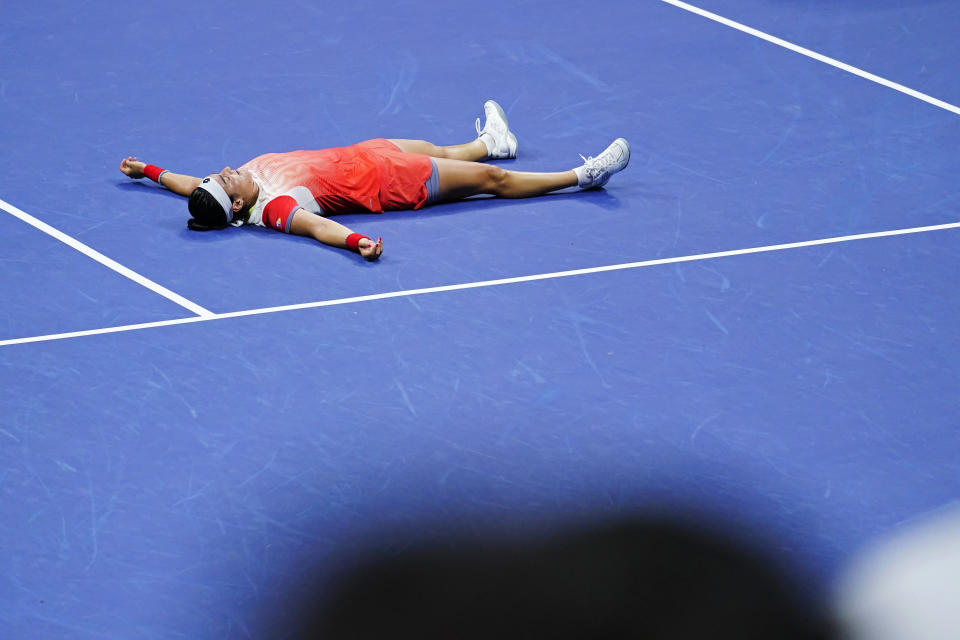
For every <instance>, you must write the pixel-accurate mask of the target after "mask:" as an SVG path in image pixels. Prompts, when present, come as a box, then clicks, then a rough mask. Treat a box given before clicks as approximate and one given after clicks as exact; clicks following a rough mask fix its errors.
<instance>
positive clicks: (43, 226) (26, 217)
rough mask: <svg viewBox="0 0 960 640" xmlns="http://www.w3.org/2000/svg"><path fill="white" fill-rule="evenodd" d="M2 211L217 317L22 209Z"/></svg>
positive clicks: (190, 307) (194, 309) (1, 206)
mask: <svg viewBox="0 0 960 640" xmlns="http://www.w3.org/2000/svg"><path fill="white" fill-rule="evenodd" d="M0 209H3V210H4V211H6V212H7V213H9V214H10V215H12V216H14V217H16V218H20V219H21V220H23V221H24V222H26V223H27V224H29V225H30V226H32V227H35V228H37V229H39V230H40V231H43V232H44V233H45V234H47V235H49V236H53V237H54V238H56V239H57V240H59V241H60V242H62V243H64V244H65V245H67V246H69V247H72V248H74V249H76V250H77V251H79V252H80V253H82V254H83V255H85V256H87V257H88V258H92V259H94V260H96V261H97V262H99V263H100V264H102V265H103V266H105V267H107V268H108V269H113V270H114V271H116V272H117V273H119V274H120V275H122V276H124V277H126V278H130V279H131V280H133V281H134V282H136V283H137V284H139V285H141V286H143V287H146V288H147V289H150V291H153V292H154V293H156V294H159V295H161V296H163V297H164V298H166V299H167V300H170V301H171V302H175V303H177V304H178V305H180V306H181V307H183V308H184V309H188V310H190V311H192V312H193V313H195V314H197V315H198V316H200V317H203V318H212V317H214V316H215V315H216V314H214V313H213V312H212V311H209V310H207V309H204V308H203V307H201V306H200V305H198V304H197V303H195V302H192V301H190V300H187V299H186V298H184V297H183V296H181V295H179V294H177V293H174V292H173V291H170V290H169V289H167V288H166V287H164V286H162V285H159V284H157V283H156V282H154V281H153V280H150V279H149V278H145V277H144V276H142V275H140V274H139V273H137V272H136V271H133V270H132V269H128V268H127V267H125V266H123V265H122V264H120V263H119V262H117V261H115V260H111V259H110V258H108V257H107V256H105V255H103V254H102V253H100V252H99V251H97V250H96V249H93V248H91V247H88V246H87V245H85V244H83V243H82V242H80V241H79V240H77V239H76V238H72V237H70V236H68V235H67V234H65V233H64V232H62V231H60V230H59V229H56V228H54V227H51V226H50V225H49V224H47V223H46V222H44V221H42V220H38V219H37V218H34V217H33V216H32V215H30V214H29V213H26V212H25V211H21V210H20V209H18V208H16V207H15V206H13V205H12V204H10V203H8V202H4V201H3V200H0Z"/></svg>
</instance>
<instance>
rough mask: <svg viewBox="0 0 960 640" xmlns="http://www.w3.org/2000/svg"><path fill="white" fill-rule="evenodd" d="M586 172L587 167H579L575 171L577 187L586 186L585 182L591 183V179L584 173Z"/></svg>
mask: <svg viewBox="0 0 960 640" xmlns="http://www.w3.org/2000/svg"><path fill="white" fill-rule="evenodd" d="M586 170H587V167H586V165H580V166H579V167H575V168H574V170H573V172H574V173H575V174H577V186H579V187H582V186H584V184H583V183H584V181H586V182H589V178H587V176H586V174H585V173H584V172H585V171H586Z"/></svg>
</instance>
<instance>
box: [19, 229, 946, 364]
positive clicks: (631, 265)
mask: <svg viewBox="0 0 960 640" xmlns="http://www.w3.org/2000/svg"><path fill="white" fill-rule="evenodd" d="M956 228H960V222H950V223H947V224H937V225H932V226H928V227H912V228H909V229H895V230H893V231H874V232H872V233H858V234H855V235H850V236H837V237H833V238H822V239H819V240H805V241H803V242H790V243H787V244H773V245H768V246H765V247H750V248H748V249H734V250H732V251H716V252H714V253H698V254H695V255H689V256H679V257H674V258H658V259H656V260H644V261H642V262H626V263H624V264H612V265H607V266H604V267H589V268H587V269H573V270H570V271H556V272H554V273H540V274H536V275H532V276H518V277H516V278H501V279H499V280H483V281H480V282H466V283H463V284H451V285H444V286H440V287H426V288H424V289H407V290H404V291H390V292H387V293H375V294H371V295H367V296H356V297H353V298H338V299H336V300H321V301H319V302H305V303H302V304H290V305H285V306H282V307H266V308H262V309H249V310H247V311H232V312H230V313H216V314H211V315H209V316H203V317H195V318H180V319H177V320H161V321H158V322H145V323H141V324H128V325H123V326H119V327H106V328H104V329H90V330H87V331H72V332H70V333H57V334H51V335H45V336H33V337H31V338H14V339H12V340H0V347H6V346H10V345H15V344H26V343H28V342H46V341H49V340H63V339H64V338H80V337H83V336H94V335H100V334H104V333H118V332H121V331H135V330H137V329H151V328H154V327H167V326H171V325H176V324H188V323H193V322H206V321H208V320H225V319H227V318H242V317H245V316H257V315H263V314H267V313H278V312H281V311H297V310H300V309H315V308H317V307H332V306H336V305H341V304H352V303H355V302H369V301H371V300H386V299H388V298H402V297H406V296H417V295H423V294H426V293H441V292H444V291H460V290H462V289H478V288H481V287H495V286H499V285H503V284H516V283H519V282H533V281H536V280H550V279H553V278H567V277H570V276H581V275H586V274H589V273H603V272H606V271H621V270H623V269H637V268H640V267H653V266H656V265H663V264H675V263H678V262H693V261H696V260H712V259H714V258H726V257H730V256H742V255H747V254H751V253H766V252H769V251H782V250H784V249H799V248H801V247H814V246H817V245H823V244H836V243H838V242H850V241H852V240H867V239H870V238H885V237H888V236H902V235H907V234H911V233H923V232H927V231H943V230H945V229H956Z"/></svg>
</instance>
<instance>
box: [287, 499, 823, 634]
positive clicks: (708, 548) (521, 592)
mask: <svg viewBox="0 0 960 640" xmlns="http://www.w3.org/2000/svg"><path fill="white" fill-rule="evenodd" d="M738 538H739V536H736V535H735V533H734V532H733V531H732V530H730V531H727V532H726V533H724V534H721V533H717V532H714V531H706V530H704V529H703V528H701V527H699V526H695V525H692V524H690V523H680V522H678V521H676V520H672V519H669V518H666V519H664V518H650V519H635V520H630V521H622V522H615V523H607V524H604V525H599V526H596V527H594V528H590V529H586V528H580V529H579V530H578V531H576V532H573V533H569V532H568V533H566V534H563V535H557V536H553V537H551V538H549V539H547V540H542V539H541V540H534V541H529V540H528V541H524V542H521V543H517V542H513V543H499V544H498V543H494V544H491V543H489V542H481V541H477V540H473V541H467V540H463V539H461V540H458V541H449V540H448V541H447V542H446V543H445V544H443V545H440V544H437V543H433V544H432V545H431V546H429V547H426V546H421V547H418V548H416V549H414V550H412V551H406V552H404V553H403V554H401V555H393V556H392V557H391V556H386V555H383V556H381V557H379V558H375V559H368V560H367V561H365V562H364V563H361V564H360V566H359V567H357V568H355V569H354V570H353V571H352V572H350V573H348V574H347V575H345V576H344V577H342V578H341V579H340V580H339V581H338V582H336V583H335V584H334V588H333V590H332V592H331V594H330V597H329V598H327V599H326V600H325V602H323V603H309V602H308V603H307V604H306V606H305V608H304V611H305V615H303V617H302V618H301V619H300V620H297V621H296V622H295V626H294V630H293V631H294V633H293V637H296V638H304V639H306V638H311V639H312V638H318V639H319V638H323V639H324V640H340V639H346V638H350V639H351V640H364V639H368V638H369V639H371V640H373V639H376V640H383V639H384V638H411V639H412V638H416V639H418V640H433V639H441V638H442V639H444V640H448V639H461V640H471V639H474V638H476V639H478V640H479V639H481V638H482V639H483V640H492V639H501V638H550V639H552V640H554V639H564V638H592V639H604V638H656V639H664V640H668V639H669V640H672V639H687V638H689V639H691V640H704V639H707V638H745V639H750V638H757V639H760V638H762V639H764V640H773V639H787V640H789V639H794V638H796V639H804V640H808V639H809V640H814V639H817V640H819V639H826V638H833V637H837V635H836V633H835V631H834V630H833V626H832V623H831V621H830V620H829V618H828V616H827V614H826V613H825V611H824V609H823V608H821V603H820V602H819V601H818V599H817V598H808V597H804V596H803V595H802V594H800V593H798V592H797V590H796V589H795V588H794V587H792V586H791V584H790V582H789V581H788V580H787V579H785V577H784V576H783V574H782V572H781V571H780V569H779V567H777V565H776V564H775V563H774V562H772V561H771V559H770V558H769V557H768V556H766V555H765V553H762V552H760V551H757V550H756V549H754V548H749V547H748V546H747V545H744V544H742V543H741V542H738V541H737V540H738Z"/></svg>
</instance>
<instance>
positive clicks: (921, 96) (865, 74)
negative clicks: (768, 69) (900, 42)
mask: <svg viewBox="0 0 960 640" xmlns="http://www.w3.org/2000/svg"><path fill="white" fill-rule="evenodd" d="M663 2H666V3H667V4H672V5H673V6H675V7H679V8H680V9H684V10H686V11H689V12H691V13H695V14H697V15H699V16H703V17H704V18H709V19H710V20H713V21H715V22H719V23H720V24H723V25H726V26H728V27H731V28H733V29H736V30H738V31H742V32H744V33H749V34H750V35H752V36H756V37H757V38H760V39H761V40H766V41H767V42H772V43H773V44H775V45H779V46H781V47H783V48H785V49H790V50H791V51H795V52H797V53H800V54H803V55H805V56H807V57H809V58H813V59H814V60H819V61H820V62H823V63H825V64H829V65H830V66H832V67H836V68H837V69H842V70H844V71H846V72H848V73H852V74H854V75H856V76H860V77H861V78H865V79H867V80H870V81H871V82H876V83H877V84H881V85H883V86H885V87H888V88H890V89H893V90H895V91H899V92H900V93H905V94H907V95H908V96H911V97H914V98H916V99H917V100H923V101H924V102H927V103H929V104H932V105H933V106H935V107H940V108H941V109H946V110H947V111H950V112H952V113H955V114H957V115H960V107H957V106H954V105H952V104H950V103H949V102H944V101H943V100H938V99H936V98H934V97H932V96H928V95H927V94H925V93H920V92H919V91H915V90H914V89H911V88H910V87H905V86H903V85H902V84H898V83H896V82H893V81H891V80H887V79H886V78H881V77H880V76H878V75H874V74H872V73H870V72H869V71H864V70H863V69H858V68H857V67H853V66H851V65H849V64H847V63H845V62H840V61H839V60H835V59H833V58H830V57H827V56H825V55H823V54H821V53H817V52H816V51H811V50H810V49H805V48H804V47H801V46H799V45H796V44H793V43H792V42H787V41H786V40H782V39H780V38H777V37H776V36H771V35H770V34H768V33H764V32H763V31H758V30H757V29H754V28H753V27H748V26H746V25H744V24H740V23H739V22H734V21H733V20H730V19H729V18H724V17H723V16H719V15H717V14H715V13H711V12H709V11H706V10H705V9H701V8H699V7H695V6H693V5H692V4H687V3H686V2H681V1H680V0H663Z"/></svg>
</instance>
